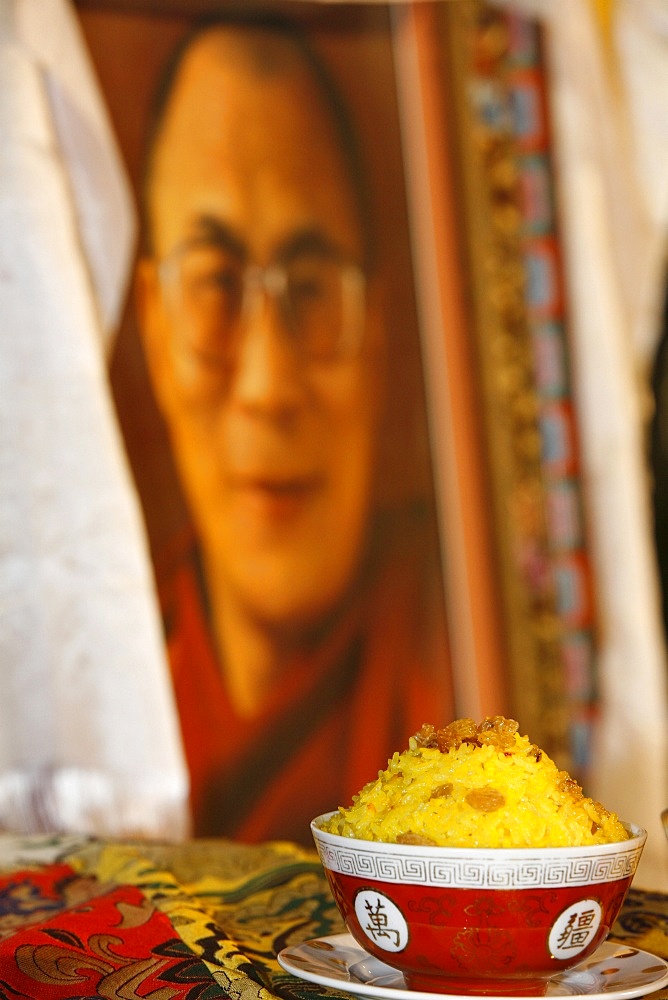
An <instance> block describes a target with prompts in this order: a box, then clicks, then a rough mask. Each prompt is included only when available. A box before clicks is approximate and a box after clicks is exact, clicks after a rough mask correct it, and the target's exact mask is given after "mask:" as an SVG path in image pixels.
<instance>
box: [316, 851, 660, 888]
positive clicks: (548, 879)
mask: <svg viewBox="0 0 668 1000" xmlns="http://www.w3.org/2000/svg"><path fill="white" fill-rule="evenodd" d="M318 850H319V853H320V860H321V861H322V864H323V865H324V867H325V868H329V869H330V870H331V871H335V872H340V873H341V874H342V875H354V876H357V877H358V878H367V879H377V880H378V881H380V882H410V883H412V884H414V885H429V886H451V887H453V888H462V889H469V888H486V889H536V888H538V889H543V888H556V887H558V886H561V885H591V884H592V883H596V882H614V881H617V880H618V879H623V878H627V877H628V876H630V875H633V873H634V872H635V870H636V867H637V865H638V861H639V859H640V853H641V848H639V847H635V848H632V849H630V850H628V851H622V852H620V851H617V850H615V851H614V852H609V853H605V850H604V849H602V851H601V853H600V854H597V855H594V856H590V857H581V858H565V859H563V860H559V861H555V859H554V858H541V857H538V856H534V857H524V858H521V859H511V860H508V861H507V862H504V861H499V860H498V859H495V858H483V859H481V860H480V861H472V860H471V859H470V858H469V859H459V858H444V859H433V858H425V857H410V856H409V857H406V856H405V855H399V854H391V853H387V852H382V853H380V852H375V851H373V850H369V851H359V850H356V851H350V850H346V849H345V848H343V847H333V846H331V845H329V844H322V843H320V844H318Z"/></svg>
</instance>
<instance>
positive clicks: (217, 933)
mask: <svg viewBox="0 0 668 1000" xmlns="http://www.w3.org/2000/svg"><path fill="white" fill-rule="evenodd" d="M342 930H344V928H343V926H342V924H341V921H340V918H339V916H338V913H337V910H336V907H335V905H334V902H333V900H332V898H331V896H330V894H329V890H328V888H327V883H326V881H325V878H324V875H323V872H322V869H321V867H320V862H319V860H318V857H317V855H316V854H315V853H314V852H309V851H305V850H303V849H301V848H299V847H296V846H295V845H293V844H287V843H268V844H263V845H260V846H256V847H250V846H246V845H240V844H236V843H231V842H229V841H220V840H217V841H191V842H189V843H186V844H181V845H165V844H147V843H146V842H141V843H122V844H121V843H108V842H101V841H96V840H89V839H79V838H62V837H53V838H49V837H34V838H28V839H25V838H16V837H11V836H6V835H5V836H0V998H3V1000H4V998H7V1000H9V998H25V997H35V998H45V1000H51V998H54V1000H55V998H62V997H70V998H75V997H76V998H79V1000H84V998H88V997H94V996H102V997H107V998H118V1000H132V998H135V997H137V998H139V997H141V998H148V1000H174V998H184V1000H186V998H187V1000H196V998H197V1000H210V998H211V1000H213V998H215V997H229V998H233V1000H251V998H258V1000H271V998H272V997H281V998H284V1000H292V998H295V1000H311V998H315V997H323V996H330V997H336V996H344V995H345V996H346V997H347V996H348V995H347V994H343V993H341V994H337V993H336V992H334V991H333V990H326V989H323V988H321V987H318V986H314V985H311V984H309V983H306V982H304V981H302V980H300V979H297V978H296V977H293V976H290V975H288V974H287V973H286V972H284V971H283V970H282V969H281V968H280V966H279V965H278V963H277V961H276V955H277V953H278V952H279V951H280V950H281V949H282V948H284V947H287V946H288V945H294V944H297V943H298V942H300V941H303V940H305V939H308V938H316V937H322V936H324V935H327V934H334V933H338V932H340V931H342ZM614 937H615V939H617V940H618V941H621V942H623V943H625V944H629V945H633V946H634V947H637V948H641V949H644V950H647V951H650V952H653V953H654V954H656V955H661V956H662V957H665V958H668V895H666V894H663V893H649V892H645V891H641V890H633V889H632V890H631V892H630V894H629V896H628V898H627V901H626V903H625V905H624V908H623V911H622V914H621V916H620V919H619V920H618V922H617V924H616V925H615V928H614ZM652 995H653V996H654V997H656V998H657V1000H658V998H664V1000H665V998H667V997H668V990H665V989H664V990H660V991H658V992H656V993H654V994H652Z"/></svg>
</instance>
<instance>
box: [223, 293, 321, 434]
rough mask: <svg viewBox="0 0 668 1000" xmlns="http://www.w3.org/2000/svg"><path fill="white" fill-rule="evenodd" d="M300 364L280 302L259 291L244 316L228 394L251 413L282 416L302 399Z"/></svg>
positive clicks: (303, 396) (303, 390) (303, 385)
mask: <svg viewBox="0 0 668 1000" xmlns="http://www.w3.org/2000/svg"><path fill="white" fill-rule="evenodd" d="M306 392H307V387H306V383H305V379H304V366H303V364H302V362H301V359H300V357H299V353H298V351H297V350H296V349H295V344H294V342H293V341H292V339H291V333H290V330H289V329H288V328H287V327H286V325H285V319H284V317H283V316H282V315H281V307H280V303H279V302H278V301H277V300H276V298H275V297H274V296H272V295H270V294H268V293H267V292H261V291H259V292H258V294H257V295H256V297H255V300H254V301H253V302H252V303H251V304H250V307H249V309H248V312H247V315H246V316H245V317H244V322H243V328H242V331H241V337H240V343H239V347H238V353H237V358H236V364H235V366H234V373H233V376H232V386H231V394H232V396H233V397H234V399H235V400H236V401H237V402H238V403H239V404H240V405H242V406H243V407H245V408H246V409H248V410H249V411H251V412H256V413H258V414H263V415H268V416H271V417H277V416H278V417H284V416H286V415H289V414H291V413H292V412H294V411H295V410H297V409H298V408H299V407H300V406H301V405H302V404H303V402H304V400H305V397H306Z"/></svg>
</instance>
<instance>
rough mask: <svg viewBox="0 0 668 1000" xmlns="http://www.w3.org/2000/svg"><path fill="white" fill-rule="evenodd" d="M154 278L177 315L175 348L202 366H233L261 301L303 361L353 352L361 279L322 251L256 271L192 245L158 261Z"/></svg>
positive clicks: (216, 248) (360, 317) (201, 244)
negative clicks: (274, 312) (270, 306)
mask: <svg viewBox="0 0 668 1000" xmlns="http://www.w3.org/2000/svg"><path fill="white" fill-rule="evenodd" d="M159 274H160V280H161V282H162V284H163V286H164V287H165V289H166V291H168V292H169V293H171V303H172V306H173V308H174V309H178V311H179V313H180V315H179V316H178V319H179V320H180V321H181V324H180V325H181V327H182V329H181V330H180V332H179V337H180V338H181V343H182V344H183V346H184V347H185V349H186V350H187V352H188V354H189V355H190V356H191V359H192V360H194V361H196V362H197V363H199V364H201V365H203V366H207V367H209V366H220V365H222V366H227V365H229V364H231V363H232V362H233V361H234V358H235V356H236V352H237V350H238V348H239V344H240V341H241V335H242V332H243V329H244V327H245V325H246V324H247V323H248V321H249V319H250V318H251V316H252V315H253V312H254V309H256V308H257V306H258V304H259V303H260V302H261V297H262V296H263V295H267V296H269V297H270V298H271V299H273V300H274V301H275V302H276V304H277V306H278V309H279V316H280V319H281V325H282V330H283V332H284V333H285V334H286V335H287V336H288V337H289V338H290V342H291V343H292V345H293V346H294V349H295V350H296V351H297V352H298V354H299V356H300V357H301V358H303V360H305V361H309V362H333V361H338V360H342V359H348V358H352V357H354V356H355V355H356V354H357V353H358V352H359V349H360V346H361V340H362V335H363V331H364V299H365V296H364V291H365V281H364V275H363V273H362V271H361V269H360V268H359V267H358V266H357V265H356V264H353V263H350V262H348V261H342V260H340V259H339V258H338V257H337V256H335V255H333V254H332V253H331V252H329V251H328V250H326V249H325V250H320V249H319V248H318V249H316V250H315V251H314V250H309V251H308V252H304V253H299V254H296V255H295V256H294V257H291V258H289V259H288V260H286V261H284V262H281V263H272V264H269V265H268V266H266V267H260V266H259V265H257V264H252V263H251V264H248V263H245V262H244V261H243V260H241V259H240V258H239V255H238V254H235V253H234V252H233V251H230V250H228V249H226V248H225V247H224V246H221V245H219V244H217V243H214V242H207V241H192V242H188V243H184V244H181V245H179V246H178V247H177V248H176V250H175V251H173V252H172V253H171V254H170V255H169V256H167V257H165V258H164V259H163V260H162V261H161V262H160V265H159Z"/></svg>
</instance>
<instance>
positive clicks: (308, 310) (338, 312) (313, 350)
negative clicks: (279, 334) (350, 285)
mask: <svg viewBox="0 0 668 1000" xmlns="http://www.w3.org/2000/svg"><path fill="white" fill-rule="evenodd" d="M286 275H287V284H286V296H287V308H288V313H289V318H290V323H291V327H292V330H293V332H294V335H295V337H296V338H297V339H298V341H299V346H300V348H301V349H302V350H303V352H304V354H305V356H306V357H308V358H310V359H313V360H323V361H327V360H331V359H333V358H336V357H338V356H339V355H340V353H341V345H342V344H343V343H345V342H346V341H347V339H348V338H347V332H348V331H347V330H346V329H345V327H346V324H347V321H348V315H347V314H348V310H347V308H346V304H345V301H344V298H345V288H346V286H345V282H344V269H343V268H342V266H341V264H340V263H339V262H338V261H336V260H330V259H328V258H327V257H322V256H312V257H300V258H298V259H296V260H293V261H290V262H289V263H288V265H287V267H286Z"/></svg>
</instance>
